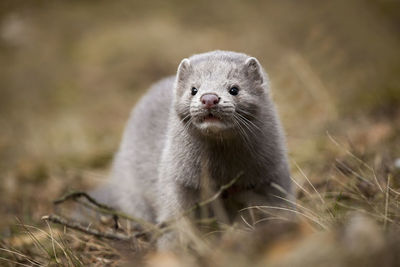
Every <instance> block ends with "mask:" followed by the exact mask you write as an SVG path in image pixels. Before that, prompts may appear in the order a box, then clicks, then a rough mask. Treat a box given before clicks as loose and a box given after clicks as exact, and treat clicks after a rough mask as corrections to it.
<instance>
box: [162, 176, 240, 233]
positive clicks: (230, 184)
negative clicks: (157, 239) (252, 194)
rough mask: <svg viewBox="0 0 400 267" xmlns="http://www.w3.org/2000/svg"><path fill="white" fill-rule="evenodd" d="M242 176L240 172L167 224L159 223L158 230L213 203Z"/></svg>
mask: <svg viewBox="0 0 400 267" xmlns="http://www.w3.org/2000/svg"><path fill="white" fill-rule="evenodd" d="M242 175H243V172H240V173H239V174H238V175H237V176H236V177H235V178H234V179H232V180H231V181H230V182H229V183H227V184H224V185H222V186H221V187H220V188H219V190H218V191H217V192H216V193H215V194H214V195H213V196H212V197H210V198H208V199H206V200H203V201H201V202H198V203H196V204H195V205H193V206H192V207H191V208H189V209H187V210H185V211H184V212H182V213H181V214H180V215H179V216H177V217H176V218H174V219H172V220H170V221H167V222H162V223H159V224H158V226H159V227H160V228H165V227H166V226H167V225H169V224H171V223H173V222H175V221H177V220H178V219H180V218H182V217H185V216H186V215H189V214H190V213H192V212H193V211H195V210H197V209H199V208H201V207H204V206H206V205H208V204H210V203H211V202H213V201H215V200H216V199H217V198H218V197H219V196H220V195H221V194H222V193H223V192H224V191H225V190H226V189H228V188H230V187H231V186H232V185H233V184H235V183H236V182H237V180H239V178H240V177H241V176H242Z"/></svg>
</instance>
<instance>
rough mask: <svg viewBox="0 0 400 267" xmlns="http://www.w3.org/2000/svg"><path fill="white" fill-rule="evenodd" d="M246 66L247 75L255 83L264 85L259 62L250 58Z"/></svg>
mask: <svg viewBox="0 0 400 267" xmlns="http://www.w3.org/2000/svg"><path fill="white" fill-rule="evenodd" d="M244 64H245V73H246V75H247V76H248V77H249V78H250V79H252V80H254V81H257V82H259V83H263V74H262V67H261V65H260V63H259V62H258V60H257V59H256V58H254V57H250V58H248V59H246V62H245V63H244Z"/></svg>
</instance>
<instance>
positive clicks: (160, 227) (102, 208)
mask: <svg viewBox="0 0 400 267" xmlns="http://www.w3.org/2000/svg"><path fill="white" fill-rule="evenodd" d="M242 174H243V173H239V174H238V175H237V176H236V178H234V179H232V180H231V181H230V182H229V183H227V184H225V185H222V186H221V187H220V188H219V190H218V191H217V192H216V193H215V194H214V195H213V196H212V197H210V198H209V199H206V200H204V201H202V202H199V203H197V204H196V205H194V206H193V207H191V208H190V209H188V210H186V211H184V212H183V213H182V214H181V215H180V216H178V217H177V218H174V219H172V220H170V221H167V222H162V223H159V224H157V225H154V224H152V223H149V222H147V221H144V220H141V219H136V218H133V217H131V216H129V215H126V214H124V213H122V212H119V211H117V210H114V209H113V208H111V207H109V206H107V205H104V204H102V203H99V202H97V201H96V200H95V199H94V198H92V197H91V196H89V195H88V194H87V193H85V192H71V193H68V194H66V195H64V196H63V197H61V198H60V199H57V200H55V201H54V204H56V205H58V204H61V203H63V202H65V201H67V200H69V199H72V200H74V201H77V202H78V203H80V204H83V205H85V206H87V207H89V208H93V207H90V206H89V205H88V204H85V203H83V202H80V201H78V199H79V198H81V197H84V198H86V199H87V200H88V201H89V202H90V203H91V204H93V205H94V206H95V207H97V209H95V210H96V211H99V212H102V213H106V214H111V215H114V216H119V217H122V218H125V219H128V220H131V221H134V222H138V223H139V224H141V225H147V226H150V227H149V228H151V229H152V230H155V231H157V232H162V231H165V230H167V229H166V228H167V226H169V225H170V224H171V223H173V222H175V221H177V219H179V218H182V217H184V216H186V215H188V214H189V213H191V212H193V211H194V210H196V209H198V208H200V207H203V206H206V205H208V204H210V203H211V202H213V201H215V200H216V199H217V198H218V197H219V196H220V195H221V194H222V193H223V192H224V191H225V190H226V189H228V188H229V187H231V186H232V185H233V184H234V183H235V182H236V181H237V180H238V179H239V178H240V177H241V176H242ZM42 220H46V221H50V222H53V223H57V224H60V225H63V226H66V227H68V228H71V229H75V230H77V231H80V232H83V233H86V234H89V235H93V236H96V237H100V238H107V239H112V240H120V241H131V240H134V239H135V238H139V237H142V236H145V235H147V234H148V233H149V231H141V232H137V233H135V234H134V235H125V234H121V233H111V232H101V231H99V230H97V229H92V228H88V227H87V226H85V225H83V224H81V223H80V222H77V221H71V220H67V219H65V218H63V217H61V216H58V215H55V214H50V215H46V216H43V217H42Z"/></svg>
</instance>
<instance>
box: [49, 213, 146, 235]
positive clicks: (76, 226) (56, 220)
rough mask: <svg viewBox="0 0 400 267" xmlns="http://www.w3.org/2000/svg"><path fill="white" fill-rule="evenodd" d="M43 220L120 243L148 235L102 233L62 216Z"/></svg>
mask: <svg viewBox="0 0 400 267" xmlns="http://www.w3.org/2000/svg"><path fill="white" fill-rule="evenodd" d="M42 220H46V221H50V222H53V223H57V224H61V225H63V226H66V227H68V228H71V229H75V230H77V231H80V232H83V233H86V234H89V235H93V236H96V237H100V238H107V239H111V240H119V241H132V240H134V239H135V238H138V237H141V236H144V235H145V234H146V233H145V232H138V233H136V234H134V235H125V234H121V233H110V232H101V231H99V230H97V229H93V228H88V227H87V226H84V225H83V224H81V223H79V222H77V221H69V220H67V219H65V218H63V217H61V216H58V215H55V214H51V215H46V216H43V217H42Z"/></svg>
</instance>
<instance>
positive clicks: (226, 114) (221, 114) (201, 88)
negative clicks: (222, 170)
mask: <svg viewBox="0 0 400 267" xmlns="http://www.w3.org/2000/svg"><path fill="white" fill-rule="evenodd" d="M174 90H175V92H174V93H175V101H174V105H175V110H176V112H177V114H178V116H179V117H180V119H181V122H182V123H183V124H185V125H186V126H187V128H189V127H191V128H194V129H195V130H196V131H198V132H200V133H201V134H203V135H206V136H219V137H220V136H224V135H232V133H238V134H239V135H247V136H248V134H249V131H250V132H253V133H254V131H256V129H255V126H256V124H257V119H258V118H257V116H258V113H259V108H260V107H261V106H263V105H264V106H265V105H266V102H267V99H268V78H267V75H266V74H265V72H264V70H263V68H262V67H261V65H260V63H259V62H258V60H257V59H256V58H254V57H250V56H247V55H245V54H241V53H235V52H225V51H213V52H208V53H204V54H198V55H194V56H192V57H190V58H185V59H183V60H182V62H181V63H180V64H179V67H178V71H177V75H176V82H175V88H174Z"/></svg>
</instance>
